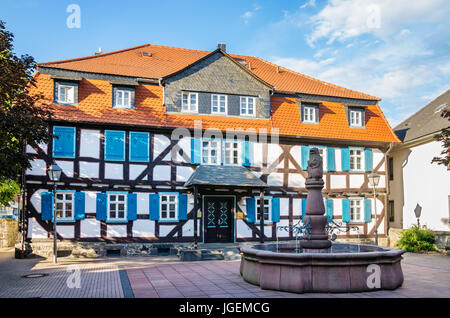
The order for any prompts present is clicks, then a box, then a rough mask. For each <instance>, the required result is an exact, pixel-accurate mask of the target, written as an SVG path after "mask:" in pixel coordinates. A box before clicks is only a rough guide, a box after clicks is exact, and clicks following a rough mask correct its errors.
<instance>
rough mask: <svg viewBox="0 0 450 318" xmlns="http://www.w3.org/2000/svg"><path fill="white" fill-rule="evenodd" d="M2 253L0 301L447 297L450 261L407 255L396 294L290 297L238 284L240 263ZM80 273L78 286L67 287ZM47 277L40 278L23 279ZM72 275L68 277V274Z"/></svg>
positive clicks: (386, 292) (0, 253)
mask: <svg viewBox="0 0 450 318" xmlns="http://www.w3.org/2000/svg"><path fill="white" fill-rule="evenodd" d="M12 257H13V253H2V252H0V297H83V298H86V297H99V298H102V297H106V298H114V297H136V298H159V297H176V298H184V297H186V298H199V297H201V298H203V297H212V298H216V297H220V298H259V297H274V298H292V297H294V298H305V297H306V298H317V297H330V298H336V297H338V298H339V297H358V298H360V297H369V298H371V297H376V298H378V297H391V298H392V297H394V298H397V297H403V298H411V297H450V257H449V256H442V255H417V254H405V258H404V260H403V261H402V268H403V273H404V276H405V281H404V283H403V286H402V287H400V288H398V289H397V290H394V291H378V292H367V293H355V294H293V293H286V292H278V291H270V290H262V289H260V288H259V287H258V286H253V285H251V284H248V283H246V282H244V281H243V280H242V278H241V277H240V275H239V264H240V263H239V261H204V262H180V261H178V260H177V258H176V257H173V256H172V257H170V256H168V257H129V258H123V257H117V258H102V259H75V258H70V257H66V258H60V259H59V263H58V264H57V265H54V264H52V262H51V260H45V259H25V260H16V259H14V258H12ZM69 265H78V268H79V269H80V288H69V286H68V285H67V281H68V280H69V284H70V283H73V282H74V280H73V279H71V278H73V277H74V276H73V275H74V272H73V271H67V269H68V268H69V267H68V266H69ZM30 273H45V274H48V276H45V277H41V278H22V277H21V276H22V275H25V274H30ZM71 275H72V276H71Z"/></svg>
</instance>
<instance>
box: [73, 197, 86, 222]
mask: <svg viewBox="0 0 450 318" xmlns="http://www.w3.org/2000/svg"><path fill="white" fill-rule="evenodd" d="M85 209H86V208H85V193H84V192H75V220H83V219H84V218H85Z"/></svg>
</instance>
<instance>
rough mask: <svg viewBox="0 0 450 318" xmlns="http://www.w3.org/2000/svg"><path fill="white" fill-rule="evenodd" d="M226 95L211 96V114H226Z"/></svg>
mask: <svg viewBox="0 0 450 318" xmlns="http://www.w3.org/2000/svg"><path fill="white" fill-rule="evenodd" d="M227 104H228V98H227V95H217V94H212V95H211V112H212V113H213V114H226V113H227V108H228V105H227Z"/></svg>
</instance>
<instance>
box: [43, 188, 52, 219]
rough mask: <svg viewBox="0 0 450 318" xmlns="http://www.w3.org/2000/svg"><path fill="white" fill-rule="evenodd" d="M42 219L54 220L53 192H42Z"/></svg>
mask: <svg viewBox="0 0 450 318" xmlns="http://www.w3.org/2000/svg"><path fill="white" fill-rule="evenodd" d="M41 219H42V221H51V220H53V192H42V193H41Z"/></svg>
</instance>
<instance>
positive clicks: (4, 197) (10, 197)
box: [0, 180, 20, 206]
mask: <svg viewBox="0 0 450 318" xmlns="http://www.w3.org/2000/svg"><path fill="white" fill-rule="evenodd" d="M19 192H20V188H19V185H18V184H17V182H15V181H13V180H2V181H1V182H0V206H9V202H11V201H14V197H15V195H16V194H18V193H19Z"/></svg>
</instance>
